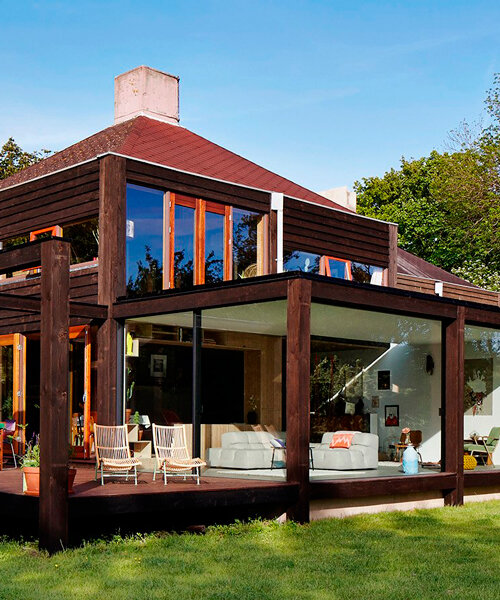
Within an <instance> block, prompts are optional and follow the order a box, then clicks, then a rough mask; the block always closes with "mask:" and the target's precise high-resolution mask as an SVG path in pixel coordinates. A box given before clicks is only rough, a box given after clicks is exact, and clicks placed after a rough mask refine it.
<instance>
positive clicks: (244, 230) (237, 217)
mask: <svg viewBox="0 0 500 600" xmlns="http://www.w3.org/2000/svg"><path fill="white" fill-rule="evenodd" d="M259 220H260V215H258V214H256V213H253V212H249V211H247V210H241V209H239V208H235V209H233V279H240V278H246V277H255V276H256V275H257V237H258V236H257V229H258V223H259Z"/></svg>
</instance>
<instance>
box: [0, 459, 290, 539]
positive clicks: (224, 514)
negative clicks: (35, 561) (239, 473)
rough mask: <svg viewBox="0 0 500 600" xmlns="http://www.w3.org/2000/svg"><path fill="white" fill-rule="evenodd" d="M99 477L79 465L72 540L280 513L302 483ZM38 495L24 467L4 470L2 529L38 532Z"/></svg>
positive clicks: (72, 509)
mask: <svg viewBox="0 0 500 600" xmlns="http://www.w3.org/2000/svg"><path fill="white" fill-rule="evenodd" d="M105 481H106V482H105V485H104V486H102V485H101V484H100V481H95V480H94V470H93V469H92V468H89V467H78V471H77V475H76V479H75V485H74V494H71V495H70V496H69V497H68V505H69V529H70V537H71V540H72V541H73V542H78V541H79V540H81V539H82V538H87V539H88V538H90V537H93V536H95V535H100V536H102V535H104V534H111V533H113V532H116V531H120V532H121V533H129V532H130V533H132V532H138V531H153V530H181V529H185V528H186V527H189V526H191V525H209V524H214V523H228V522H231V521H233V520H234V519H247V518H254V517H263V518H272V517H276V516H278V515H280V514H282V513H283V512H285V511H286V509H287V508H288V507H289V506H290V505H292V504H293V503H294V502H295V501H296V500H297V497H298V485H296V484H291V483H284V482H269V481H257V480H251V481H249V480H242V479H227V478H215V477H205V478H203V477H202V478H201V482H200V485H199V486H198V485H196V484H195V483H194V482H191V481H183V480H182V479H181V478H179V479H175V480H169V482H168V485H167V486H165V485H164V484H163V480H162V479H161V478H160V477H157V480H156V481H153V476H152V474H151V473H140V474H139V482H138V485H137V486H136V485H134V483H133V482H127V481H125V480H124V479H116V480H111V479H106V480H105ZM38 504H39V499H38V498H33V497H29V496H26V495H24V494H23V491H22V474H21V471H20V470H15V469H7V470H4V471H2V472H0V523H1V526H0V531H1V532H2V533H7V534H11V535H12V534H15V535H19V534H22V535H37V532H38Z"/></svg>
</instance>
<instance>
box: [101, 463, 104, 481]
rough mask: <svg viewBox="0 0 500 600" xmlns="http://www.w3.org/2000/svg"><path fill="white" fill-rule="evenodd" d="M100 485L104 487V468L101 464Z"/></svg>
mask: <svg viewBox="0 0 500 600" xmlns="http://www.w3.org/2000/svg"><path fill="white" fill-rule="evenodd" d="M101 485H104V468H103V465H102V463H101Z"/></svg>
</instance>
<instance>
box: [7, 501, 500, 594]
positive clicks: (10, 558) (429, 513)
mask: <svg viewBox="0 0 500 600" xmlns="http://www.w3.org/2000/svg"><path fill="white" fill-rule="evenodd" d="M499 540H500V502H488V503H482V504H473V505H468V506H465V507H462V508H445V509H435V510H421V511H415V512H408V513H387V514H380V515H367V516H359V517H352V518H348V519H343V520H326V521H319V522H316V523H313V524H311V525H308V526H299V525H295V524H293V523H289V524H287V525H278V524H276V523H260V522H255V523H251V524H248V525H244V524H237V525H234V526H229V527H221V528H216V527H214V528H210V529H209V530H208V531H207V534H206V535H204V536H197V535H189V534H184V535H168V534H157V535H148V536H141V537H137V538H129V539H126V540H122V539H115V540H113V541H111V542H95V543H91V544H87V545H86V546H85V547H82V548H78V549H76V550H68V551H65V552H63V553H60V554H58V555H56V556H53V557H50V558H49V557H48V556H47V555H45V554H41V553H39V552H38V551H37V550H36V546H35V545H33V544H20V543H14V542H9V541H6V542H5V541H4V542H3V543H1V544H0V574H1V575H0V576H1V584H0V598H8V599H14V598H15V599H16V600H27V599H31V598H36V599H37V600H39V599H40V600H50V599H53V598H68V599H72V600H79V599H81V598H92V599H98V600H101V599H109V600H111V599H115V598H116V599H122V598H123V599H127V600H136V599H141V598H147V599H153V598H175V599H178V600H190V599H197V600H202V599H205V598H210V599H217V598H230V599H235V600H244V599H247V598H252V599H256V600H267V599H269V600H271V599H273V600H274V599H276V600H278V599H279V600H288V599H294V598H300V599H306V598H307V599H311V600H312V599H314V600H321V599H326V598H328V599H337V598H338V599H342V600H347V599H349V600H350V599H352V600H365V599H366V600H377V599H381V598H384V599H388V600H389V599H391V600H392V599H401V600H411V599H414V598H415V599H418V600H424V599H427V598H429V599H432V600H437V599H440V598H454V599H457V600H468V599H478V600H496V599H497V598H499V597H500V558H499V555H500V544H499Z"/></svg>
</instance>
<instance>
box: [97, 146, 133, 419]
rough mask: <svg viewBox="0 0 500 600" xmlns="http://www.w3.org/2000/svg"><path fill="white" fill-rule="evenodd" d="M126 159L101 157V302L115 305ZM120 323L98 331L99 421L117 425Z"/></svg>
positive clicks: (120, 292)
mask: <svg viewBox="0 0 500 600" xmlns="http://www.w3.org/2000/svg"><path fill="white" fill-rule="evenodd" d="M126 203H127V200H126V160H125V159H124V158H122V157H120V156H106V157H104V158H103V159H101V164H100V181H99V275H98V286H99V287H98V302H99V304H103V305H105V306H108V308H109V309H110V313H111V307H112V305H113V303H114V302H115V301H116V299H117V298H119V297H120V296H124V295H125V291H126V282H125V278H126V270H125V231H126V210H127V206H126ZM118 331H119V328H118V324H117V322H116V321H115V320H114V319H113V318H108V319H107V320H106V321H105V322H104V323H102V324H101V326H100V327H99V330H98V332H97V393H96V410H97V419H98V423H99V424H101V425H116V423H117V414H116V413H117V410H116V407H117V393H118V390H119V389H120V386H119V385H118V368H117V367H118V360H120V356H119V353H118Z"/></svg>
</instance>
